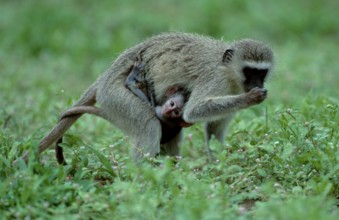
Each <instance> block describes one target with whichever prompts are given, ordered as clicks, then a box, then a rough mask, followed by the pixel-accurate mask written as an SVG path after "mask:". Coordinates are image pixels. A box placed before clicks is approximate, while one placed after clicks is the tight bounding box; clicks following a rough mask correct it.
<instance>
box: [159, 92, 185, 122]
mask: <svg viewBox="0 0 339 220" xmlns="http://www.w3.org/2000/svg"><path fill="white" fill-rule="evenodd" d="M183 107H184V98H183V96H182V95H176V96H174V97H171V98H170V99H168V100H167V101H166V102H165V104H163V106H162V111H161V114H162V116H163V117H164V118H180V117H181V116H182V109H183Z"/></svg>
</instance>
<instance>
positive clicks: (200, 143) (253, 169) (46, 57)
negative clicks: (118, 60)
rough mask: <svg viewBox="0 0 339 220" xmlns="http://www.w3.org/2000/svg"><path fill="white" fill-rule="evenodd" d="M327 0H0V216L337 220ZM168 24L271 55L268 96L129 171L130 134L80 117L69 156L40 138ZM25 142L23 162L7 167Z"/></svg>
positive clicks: (334, 39)
mask: <svg viewBox="0 0 339 220" xmlns="http://www.w3.org/2000/svg"><path fill="white" fill-rule="evenodd" d="M338 9H339V3H338V1H336V0H332V1H331V0H328V1H317V0H310V1H306V0H305V1H303V0H300V1H292V0H289V1H280V2H278V1H275V2H272V1H268V0H263V1H245V0H241V1H232V2H231V1H217V0H210V1H203V0H196V1H193V0H192V1H175V0H171V1H164V0H161V1H150V0H146V1H137V0H134V1H125V0H124V1H122V0H121V1H120V0H119V1H118V0H117V1H109V0H105V1H100V2H98V1H90V0H85V1H75V0H74V1H57V0H46V1H38V0H36V1H33V0H32V1H28V0H27V1H19V0H15V1H1V7H0V33H1V34H0V48H1V49H0V68H1V70H0V79H1V83H0V113H1V114H0V126H1V128H0V219H51V218H53V219H66V218H68V219H147V220H148V219H288V220H290V219H301V220H304V219H311V220H312V219H314V220H318V219H325V220H327V219H339V210H338V207H339V150H338V149H339V147H338V146H339V134H338V127H339V110H338V108H339V107H338V104H339V102H338V86H339V81H338V69H339V63H338V58H339V56H338V50H339V21H338V18H337V10H338ZM166 31H185V32H195V33H200V34H207V35H211V36H213V37H215V38H224V39H225V40H234V39H239V38H243V37H252V38H256V39H260V40H264V41H266V42H268V43H270V44H271V46H272V48H273V49H274V50H275V52H276V54H277V65H276V68H275V71H274V74H273V75H272V76H271V77H270V79H269V82H268V84H267V87H268V90H269V97H268V99H267V100H266V101H265V102H264V103H263V104H261V105H259V106H255V107H252V108H249V109H246V110H243V111H241V112H239V113H238V115H237V116H236V118H235V119H234V120H233V122H232V123H231V125H230V128H229V135H228V136H227V138H226V141H225V144H220V143H218V142H217V141H213V143H212V148H213V150H214V151H215V155H216V160H215V161H213V162H211V163H209V162H208V160H207V156H206V155H205V154H204V137H203V126H202V125H195V126H193V127H191V128H189V129H186V130H185V137H184V141H183V143H182V148H181V149H182V159H179V160H178V161H177V162H176V163H174V161H173V158H167V157H160V158H157V159H154V160H145V161H143V163H142V166H141V167H136V166H135V165H134V164H133V163H132V162H131V160H130V158H129V152H128V151H129V148H130V147H131V144H130V143H129V139H128V138H127V137H125V136H124V135H123V134H122V133H121V132H119V131H118V130H117V129H115V128H114V127H113V126H111V125H110V124H109V123H107V122H105V121H103V120H102V119H97V118H95V117H93V116H84V117H83V118H81V120H79V122H77V123H76V124H75V126H73V127H72V128H71V129H70V131H69V132H68V133H67V135H66V138H65V142H64V146H65V148H66V158H67V160H68V161H69V165H67V166H65V167H62V166H58V165H57V163H56V160H55V159H54V152H53V150H48V151H46V152H44V153H43V154H42V155H41V156H40V158H39V159H38V158H36V157H35V156H34V152H35V151H36V150H37V149H36V147H37V145H38V143H39V141H40V139H41V138H42V137H43V136H44V135H45V134H46V133H47V132H48V131H49V129H51V128H52V126H54V125H55V123H56V122H57V118H58V115H59V114H60V113H61V112H62V111H63V110H64V109H66V108H67V107H69V106H70V105H71V104H72V103H73V102H74V101H75V100H76V99H77V98H78V97H79V96H80V94H81V93H82V91H83V90H84V89H85V88H87V87H88V86H89V85H90V84H91V83H92V82H93V81H94V80H95V79H96V78H97V77H98V76H99V74H100V73H102V72H103V71H105V69H106V68H108V67H109V65H110V63H111V62H112V60H113V59H114V58H115V57H117V55H118V54H119V53H120V52H121V51H123V50H124V49H126V48H128V47H130V46H132V45H134V44H136V43H138V42H140V41H142V40H143V39H145V38H147V37H149V36H152V35H154V34H158V33H161V32H166ZM27 149H30V150H31V152H32V156H31V157H30V161H29V163H28V165H25V164H23V163H21V164H19V165H18V166H17V167H13V166H12V165H11V163H12V162H13V160H15V159H16V158H18V157H19V156H20V155H22V153H23V152H24V151H25V150H27Z"/></svg>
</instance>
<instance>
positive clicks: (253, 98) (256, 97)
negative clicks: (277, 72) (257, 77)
mask: <svg viewBox="0 0 339 220" xmlns="http://www.w3.org/2000/svg"><path fill="white" fill-rule="evenodd" d="M266 97H267V89H264V88H258V87H255V88H253V89H251V91H249V92H248V97H247V98H248V101H249V103H250V104H252V105H255V104H259V103H261V102H262V101H264V100H265V99H266Z"/></svg>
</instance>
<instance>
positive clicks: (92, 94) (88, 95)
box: [14, 82, 97, 164]
mask: <svg viewBox="0 0 339 220" xmlns="http://www.w3.org/2000/svg"><path fill="white" fill-rule="evenodd" d="M96 90H97V87H96V82H95V83H94V84H92V85H91V86H90V87H89V88H88V89H87V90H86V91H85V92H84V94H83V95H82V96H81V97H80V99H79V100H78V101H77V102H76V103H75V105H74V106H93V105H94V104H95V103H96ZM81 116H82V114H78V115H74V116H71V117H67V118H63V119H61V120H59V122H58V124H57V125H56V126H54V128H53V129H52V130H51V131H50V132H49V133H48V134H47V135H46V136H45V137H44V138H43V139H42V140H41V141H40V143H39V154H40V153H42V152H43V151H45V150H46V149H47V148H48V147H50V146H51V145H52V144H53V143H54V142H56V141H57V140H59V139H60V138H61V137H62V136H63V134H64V133H65V132H66V131H67V130H68V129H69V128H70V127H71V126H72V125H73V124H74V123H75V122H76V120H78V118H80V117H81ZM28 156H29V151H26V152H25V154H24V155H23V156H22V158H21V159H23V160H24V161H25V162H26V163H27V161H28ZM17 162H18V159H17V160H15V161H14V164H16V163H17Z"/></svg>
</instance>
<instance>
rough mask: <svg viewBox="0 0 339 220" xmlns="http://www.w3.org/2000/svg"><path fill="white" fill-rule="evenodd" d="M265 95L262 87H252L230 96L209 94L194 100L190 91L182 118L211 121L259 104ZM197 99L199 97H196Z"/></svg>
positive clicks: (187, 120) (189, 120) (192, 120)
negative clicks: (247, 90) (244, 91)
mask: <svg viewBox="0 0 339 220" xmlns="http://www.w3.org/2000/svg"><path fill="white" fill-rule="evenodd" d="M266 96H267V90H266V89H264V88H253V89H252V90H251V91H249V92H248V93H244V94H240V95H230V96H214V97H213V96H212V97H211V96H210V97H208V96H207V97H206V98H201V99H200V100H201V101H198V102H197V101H195V102H194V94H193V93H192V95H191V97H190V100H189V101H188V102H187V104H186V107H185V110H184V115H183V118H184V120H185V121H186V122H191V123H192V122H199V121H213V120H217V119H220V118H223V117H225V116H226V115H228V114H230V113H233V112H236V111H238V110H240V109H243V108H247V107H249V106H252V105H255V104H259V103H261V102H262V101H264V99H265V98H266ZM196 100H199V99H196Z"/></svg>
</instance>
